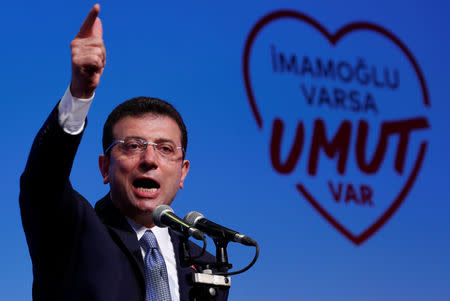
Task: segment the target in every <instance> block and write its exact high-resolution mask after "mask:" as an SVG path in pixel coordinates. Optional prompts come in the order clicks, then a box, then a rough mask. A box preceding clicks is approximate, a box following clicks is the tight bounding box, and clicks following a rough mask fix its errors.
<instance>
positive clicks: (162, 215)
mask: <svg viewBox="0 0 450 301" xmlns="http://www.w3.org/2000/svg"><path fill="white" fill-rule="evenodd" d="M152 217H153V222H154V223H155V225H157V226H158V227H169V228H171V229H172V230H174V231H177V232H179V233H181V234H184V235H188V236H192V237H194V238H195V239H198V240H203V239H205V235H204V234H203V233H202V232H201V231H200V230H198V229H196V228H194V227H191V226H190V225H188V224H186V223H185V222H184V221H183V220H182V219H181V218H179V217H178V216H176V215H175V213H174V212H173V209H172V208H170V207H169V206H167V205H159V206H158V207H156V208H155V210H153V213H152Z"/></svg>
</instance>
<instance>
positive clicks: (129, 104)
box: [102, 96, 188, 157]
mask: <svg viewBox="0 0 450 301" xmlns="http://www.w3.org/2000/svg"><path fill="white" fill-rule="evenodd" d="M147 113H153V114H155V115H161V116H167V117H170V118H172V119H173V120H174V121H175V122H176V123H177V124H178V127H179V128H180V132H181V146H182V147H183V149H184V152H186V150H187V142H188V137H187V130H186V125H185V124H184V122H183V118H181V115H180V113H178V111H177V110H176V109H175V108H174V107H173V106H172V105H171V104H170V103H168V102H167V101H164V100H161V99H158V98H154V97H144V96H141V97H135V98H132V99H130V100H127V101H125V102H123V103H121V104H120V105H118V106H117V107H116V108H115V109H114V110H113V111H112V112H111V114H109V116H108V119H106V122H105V125H104V126H103V138H102V143H103V152H105V151H106V149H107V148H108V147H109V146H110V145H111V144H112V143H113V142H114V140H115V138H114V134H113V128H114V125H115V124H116V123H117V122H118V121H119V120H121V119H122V118H124V117H127V116H133V117H139V116H142V115H144V114H147ZM106 155H108V154H106ZM183 157H184V156H183Z"/></svg>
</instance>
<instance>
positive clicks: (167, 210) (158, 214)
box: [152, 205, 174, 227]
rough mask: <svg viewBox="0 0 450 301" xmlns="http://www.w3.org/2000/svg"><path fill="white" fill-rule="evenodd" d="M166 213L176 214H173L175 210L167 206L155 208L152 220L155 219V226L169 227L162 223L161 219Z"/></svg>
mask: <svg viewBox="0 0 450 301" xmlns="http://www.w3.org/2000/svg"><path fill="white" fill-rule="evenodd" d="M166 213H174V212H173V209H172V208H170V206H167V205H159V206H158V207H156V208H155V210H153V213H152V218H153V222H154V223H155V225H157V226H158V227H167V225H165V224H164V223H163V222H162V221H161V218H162V217H163V216H164V214H166Z"/></svg>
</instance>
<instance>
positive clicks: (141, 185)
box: [133, 178, 160, 192]
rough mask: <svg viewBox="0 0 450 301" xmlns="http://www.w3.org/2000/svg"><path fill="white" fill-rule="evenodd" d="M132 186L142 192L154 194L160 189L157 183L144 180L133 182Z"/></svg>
mask: <svg viewBox="0 0 450 301" xmlns="http://www.w3.org/2000/svg"><path fill="white" fill-rule="evenodd" d="M133 186H134V187H135V188H137V189H138V190H141V191H143V192H155V191H156V190H158V189H159V187H160V185H159V183H158V182H156V181H155V180H152V179H146V178H141V179H136V180H134V182H133Z"/></svg>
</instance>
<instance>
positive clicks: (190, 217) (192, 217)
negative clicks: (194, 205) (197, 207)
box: [184, 211, 205, 227]
mask: <svg viewBox="0 0 450 301" xmlns="http://www.w3.org/2000/svg"><path fill="white" fill-rule="evenodd" d="M202 218H205V216H204V215H203V214H201V213H200V212H198V211H191V212H189V213H188V214H186V215H185V217H184V221H185V222H186V223H188V224H189V225H191V226H194V227H195V223H196V222H197V221H198V220H200V219H202Z"/></svg>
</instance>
